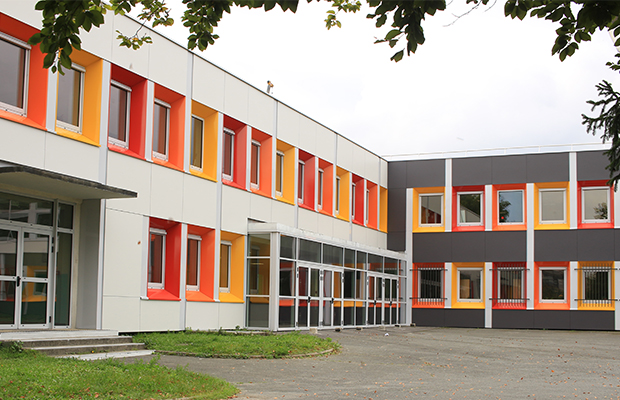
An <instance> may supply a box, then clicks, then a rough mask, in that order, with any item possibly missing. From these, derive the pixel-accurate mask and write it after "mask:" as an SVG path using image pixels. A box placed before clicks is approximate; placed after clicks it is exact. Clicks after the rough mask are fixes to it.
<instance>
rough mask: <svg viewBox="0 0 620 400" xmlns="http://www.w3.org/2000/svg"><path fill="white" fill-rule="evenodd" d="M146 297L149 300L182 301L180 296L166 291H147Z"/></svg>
mask: <svg viewBox="0 0 620 400" xmlns="http://www.w3.org/2000/svg"><path fill="white" fill-rule="evenodd" d="M146 296H147V297H148V298H149V300H167V301H181V299H180V298H179V297H178V296H175V295H174V294H172V293H170V292H168V291H167V290H166V289H147V291H146Z"/></svg>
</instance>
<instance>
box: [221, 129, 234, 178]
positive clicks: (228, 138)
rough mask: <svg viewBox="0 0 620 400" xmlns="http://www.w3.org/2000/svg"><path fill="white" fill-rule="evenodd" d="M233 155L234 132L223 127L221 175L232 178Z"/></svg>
mask: <svg viewBox="0 0 620 400" xmlns="http://www.w3.org/2000/svg"><path fill="white" fill-rule="evenodd" d="M234 155H235V132H234V131H232V130H230V129H228V128H224V156H223V157H222V175H223V176H224V179H227V180H232V178H233V165H234Z"/></svg>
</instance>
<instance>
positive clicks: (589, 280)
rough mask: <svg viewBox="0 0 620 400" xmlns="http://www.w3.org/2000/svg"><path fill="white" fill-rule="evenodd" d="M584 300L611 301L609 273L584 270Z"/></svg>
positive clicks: (598, 270)
mask: <svg viewBox="0 0 620 400" xmlns="http://www.w3.org/2000/svg"><path fill="white" fill-rule="evenodd" d="M583 277H584V299H585V300H609V298H610V297H609V271H601V270H600V269H593V270H587V269H586V270H583Z"/></svg>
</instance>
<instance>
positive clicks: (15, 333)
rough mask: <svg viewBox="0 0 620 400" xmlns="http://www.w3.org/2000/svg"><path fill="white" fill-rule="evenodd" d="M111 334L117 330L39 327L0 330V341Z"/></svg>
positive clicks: (108, 335) (91, 336)
mask: <svg viewBox="0 0 620 400" xmlns="http://www.w3.org/2000/svg"><path fill="white" fill-rule="evenodd" d="M111 336H118V331H115V330H110V329H99V330H95V329H54V330H50V329H41V330H6V331H0V341H16V340H19V341H20V342H23V341H26V340H35V339H68V338H84V337H90V338H96V337H111Z"/></svg>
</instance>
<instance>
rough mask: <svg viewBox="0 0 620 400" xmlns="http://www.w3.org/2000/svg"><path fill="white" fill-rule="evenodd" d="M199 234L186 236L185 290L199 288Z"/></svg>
mask: <svg viewBox="0 0 620 400" xmlns="http://www.w3.org/2000/svg"><path fill="white" fill-rule="evenodd" d="M201 239H202V238H201V237H200V236H195V235H188V237H187V271H186V280H185V285H186V289H187V290H199V286H200V284H199V282H200V241H201Z"/></svg>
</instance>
